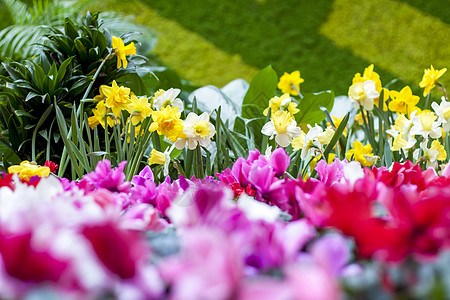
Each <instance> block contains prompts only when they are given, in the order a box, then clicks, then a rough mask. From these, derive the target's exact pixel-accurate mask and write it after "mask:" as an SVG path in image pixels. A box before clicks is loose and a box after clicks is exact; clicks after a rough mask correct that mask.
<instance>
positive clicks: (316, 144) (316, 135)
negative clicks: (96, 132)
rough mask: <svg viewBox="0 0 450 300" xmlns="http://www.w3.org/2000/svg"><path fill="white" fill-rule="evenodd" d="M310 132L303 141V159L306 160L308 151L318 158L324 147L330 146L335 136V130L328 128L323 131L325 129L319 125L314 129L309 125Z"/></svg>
mask: <svg viewBox="0 0 450 300" xmlns="http://www.w3.org/2000/svg"><path fill="white" fill-rule="evenodd" d="M308 128H309V131H308V133H307V134H306V135H305V139H304V140H303V148H302V154H301V157H302V159H305V157H306V155H307V154H308V151H310V150H311V151H310V152H311V155H312V156H318V155H320V154H322V152H323V150H324V149H323V148H324V147H323V146H324V145H326V144H329V143H330V141H331V138H332V137H333V135H334V130H333V129H331V128H327V129H326V130H325V131H323V128H322V127H320V126H319V125H317V124H316V125H315V126H314V127H312V126H311V125H309V124H308Z"/></svg>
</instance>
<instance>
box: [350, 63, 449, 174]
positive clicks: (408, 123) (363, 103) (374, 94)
mask: <svg viewBox="0 0 450 300" xmlns="http://www.w3.org/2000/svg"><path fill="white" fill-rule="evenodd" d="M373 68H374V66H373V65H370V66H369V67H367V68H366V69H365V70H364V73H363V75H361V74H359V73H358V74H356V75H355V77H354V78H353V83H352V85H351V86H350V88H349V94H348V95H349V98H350V100H351V101H352V102H353V103H354V105H355V108H356V109H361V111H360V112H359V114H358V115H357V116H356V118H355V121H358V123H359V125H364V126H363V129H364V131H365V132H364V133H365V135H366V140H367V141H368V142H369V143H368V144H366V145H365V146H363V145H362V143H361V142H359V141H358V140H356V141H355V142H354V143H353V149H351V150H348V151H347V153H346V157H347V159H353V160H357V161H359V162H360V163H361V165H364V166H370V165H372V164H373V163H375V162H376V161H377V160H378V159H379V157H377V156H376V155H374V154H373V153H372V151H373V147H372V146H373V145H374V144H375V145H377V144H378V143H379V141H380V139H381V138H382V136H385V137H386V138H387V142H388V143H389V146H390V149H391V151H394V152H398V155H400V156H401V157H403V159H404V160H406V159H412V158H414V159H415V160H416V161H418V162H424V163H425V165H426V166H430V165H434V166H436V165H437V162H438V161H443V160H445V159H446V158H447V153H446V151H445V147H444V145H443V143H444V142H445V138H444V135H445V133H446V132H449V131H450V103H449V102H448V101H447V100H448V99H446V92H445V89H444V88H443V86H442V84H440V83H439V82H437V80H438V79H439V78H440V77H441V76H442V75H443V74H444V73H445V71H446V69H445V68H444V69H442V70H436V69H434V67H433V66H431V68H430V69H426V70H425V72H424V75H423V78H422V81H421V82H420V84H419V86H420V87H421V88H424V93H423V95H424V97H427V99H426V100H425V105H424V106H423V110H422V109H420V108H419V107H418V105H419V101H420V97H419V96H416V95H414V94H413V92H412V90H411V88H410V87H409V86H405V87H403V88H402V89H401V90H400V91H396V90H387V89H385V88H382V85H381V80H380V76H379V75H378V74H377V73H376V72H374V71H373ZM436 85H439V88H440V89H441V90H442V91H443V93H444V96H443V97H442V98H441V101H440V103H438V102H434V101H433V102H432V103H431V105H429V98H430V92H431V90H432V89H433V88H434V87H435V86H436ZM381 95H383V99H382V101H381V102H382V103H383V110H381V109H378V114H377V116H375V115H374V114H373V109H374V106H378V104H379V103H380V99H379V97H380V96H381ZM430 106H431V107H430ZM386 108H387V109H388V111H387V109H386ZM430 108H432V110H431V109H430ZM375 118H381V119H382V120H383V122H382V121H381V120H380V122H378V124H379V125H380V126H382V125H383V123H384V124H385V125H384V127H382V128H378V131H380V130H384V132H379V133H378V136H377V135H376V134H375V129H374V127H373V125H374V122H373V120H374V119H375ZM370 120H372V123H371V126H372V129H371V126H369V124H368V123H370V122H369V121H370ZM387 120H389V122H387ZM371 134H372V135H373V136H370V135H371ZM368 135H369V136H368ZM377 137H378V141H377V139H376V138H377ZM447 142H448V141H447ZM381 147H384V146H383V144H382V143H380V147H379V149H378V151H382V149H381ZM383 150H384V149H383Z"/></svg>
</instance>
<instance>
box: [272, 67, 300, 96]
mask: <svg viewBox="0 0 450 300" xmlns="http://www.w3.org/2000/svg"><path fill="white" fill-rule="evenodd" d="M304 81H305V80H304V79H303V78H301V77H300V71H294V72H292V73H291V74H289V73H286V72H285V73H284V74H283V76H281V78H280V81H279V82H278V88H279V89H280V90H281V92H283V93H288V94H291V95H294V96H297V95H298V91H300V84H301V83H302V82H304Z"/></svg>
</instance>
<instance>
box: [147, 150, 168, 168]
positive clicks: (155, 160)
mask: <svg viewBox="0 0 450 300" xmlns="http://www.w3.org/2000/svg"><path fill="white" fill-rule="evenodd" d="M165 163H166V156H165V155H164V153H162V152H159V151H157V150H155V149H152V152H151V153H150V158H149V159H148V164H149V165H153V164H156V165H164V164H165Z"/></svg>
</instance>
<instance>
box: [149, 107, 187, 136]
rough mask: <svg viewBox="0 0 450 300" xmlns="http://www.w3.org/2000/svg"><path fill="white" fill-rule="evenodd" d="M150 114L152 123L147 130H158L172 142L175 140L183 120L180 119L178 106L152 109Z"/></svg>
mask: <svg viewBox="0 0 450 300" xmlns="http://www.w3.org/2000/svg"><path fill="white" fill-rule="evenodd" d="M151 115H152V119H153V123H152V124H151V125H150V128H149V130H150V131H158V134H159V135H164V136H165V137H166V138H168V139H169V140H170V141H171V142H172V143H173V142H175V141H176V140H177V138H178V137H179V136H180V135H181V133H182V131H183V121H182V120H181V119H180V116H181V113H180V112H178V107H172V106H166V107H164V108H162V109H161V110H159V111H153V112H152V113H151Z"/></svg>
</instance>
